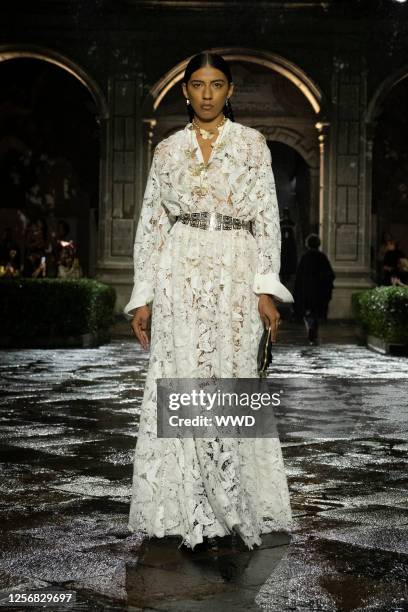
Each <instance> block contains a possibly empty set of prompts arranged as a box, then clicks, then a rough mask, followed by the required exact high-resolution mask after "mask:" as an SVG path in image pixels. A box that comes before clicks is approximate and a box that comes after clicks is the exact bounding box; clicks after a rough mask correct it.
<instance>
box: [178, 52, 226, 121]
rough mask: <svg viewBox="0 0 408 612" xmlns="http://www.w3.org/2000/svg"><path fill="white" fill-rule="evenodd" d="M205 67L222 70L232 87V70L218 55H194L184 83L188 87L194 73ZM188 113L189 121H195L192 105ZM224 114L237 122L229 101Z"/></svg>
mask: <svg viewBox="0 0 408 612" xmlns="http://www.w3.org/2000/svg"><path fill="white" fill-rule="evenodd" d="M204 66H211V67H212V68H217V70H221V72H223V73H224V74H225V76H226V77H227V80H228V84H229V85H230V84H231V83H232V74H231V69H230V67H229V65H228V63H227V62H226V61H225V59H224V58H223V57H222V55H218V53H198V54H197V55H194V57H192V58H191V60H190V61H189V62H188V64H187V66H186V69H185V71H184V76H183V83H185V84H186V85H187V83H188V82H189V80H190V77H191V75H192V74H193V72H195V71H196V70H199V69H200V68H204ZM187 112H188V117H189V120H190V121H192V120H193V119H194V110H193V109H192V108H191V104H188V105H187ZM223 113H224V115H225V117H228V119H231V121H235V119H234V113H233V112H232V106H231V102H230V101H229V100H227V101H226V103H225V105H224V108H223Z"/></svg>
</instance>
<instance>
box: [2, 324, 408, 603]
mask: <svg viewBox="0 0 408 612" xmlns="http://www.w3.org/2000/svg"><path fill="white" fill-rule="evenodd" d="M322 339H323V340H322V343H321V344H320V345H319V346H308V345H306V344H305V343H304V341H303V332H302V330H301V328H296V326H295V327H293V326H292V327H288V325H286V326H285V325H284V326H283V329H282V335H281V341H280V343H279V345H277V346H276V347H275V351H274V362H273V366H272V368H271V369H270V372H269V374H270V377H271V379H273V378H275V377H276V378H278V379H279V380H280V384H281V385H282V386H283V387H284V389H285V388H286V387H285V385H286V383H287V385H288V387H287V389H288V393H289V397H292V401H288V402H287V404H286V405H285V404H283V406H281V407H280V409H279V412H277V419H278V430H279V433H280V439H281V443H282V449H283V455H284V461H285V467H286V471H287V475H288V481H289V488H290V494H291V503H292V509H293V514H294V518H295V527H294V530H293V532H292V533H291V534H287V533H271V534H267V535H264V536H263V542H262V546H260V547H255V548H254V549H253V550H252V551H248V549H246V548H245V547H244V546H242V542H241V541H240V540H236V541H233V540H231V539H230V538H229V537H226V538H223V539H220V540H219V543H218V550H213V549H211V548H209V547H208V546H205V545H198V546H197V547H196V548H195V550H194V551H193V552H192V551H191V550H189V549H185V548H184V547H182V548H180V549H179V548H178V546H179V544H180V542H181V539H180V538H178V537H172V538H163V539H156V538H152V539H151V540H144V541H143V540H142V537H141V535H140V534H137V533H136V534H130V533H129V532H128V531H127V519H128V509H129V501H130V486H131V477H132V462H133V452H134V446H135V443H136V438H137V423H138V415H139V410H140V403H141V398H142V393H143V385H144V380H145V376H146V367H147V363H148V353H147V352H144V351H142V350H141V349H140V347H139V345H137V344H136V342H135V341H134V340H133V339H132V338H130V337H128V336H126V335H123V336H122V337H117V338H116V339H115V340H114V341H113V342H112V343H111V344H109V345H107V346H103V347H100V348H98V349H89V350H88V349H84V350H48V351H42V350H29V351H22V350H14V351H8V352H5V351H3V352H1V353H0V362H1V365H0V367H1V377H0V385H1V389H2V394H1V411H0V437H1V457H0V462H1V480H0V491H1V497H0V513H1V522H0V585H1V586H0V591H1V592H0V600H1V598H2V594H4V593H5V592H6V591H10V590H12V591H15V592H29V591H33V590H39V589H40V590H41V589H55V590H71V591H75V593H76V603H75V605H74V606H73V607H71V608H66V609H73V610H163V611H174V612H196V611H200V612H201V611H207V610H208V611H211V612H221V611H223V612H224V611H227V612H228V611H234V612H236V611H237V612H239V611H240V610H245V612H251V611H253V610H262V609H264V610H273V611H277V612H283V611H286V610H299V611H309V610H319V611H324V610H327V611H331V610H341V611H343V610H344V611H348V610H356V611H360V610H361V611H362V610H367V611H371V610H372V611H374V610H375V611H384V612H385V611H387V612H388V611H397V610H408V586H407V559H408V538H407V532H408V490H407V471H408V470H407V451H408V436H407V429H408V419H407V382H408V359H407V358H401V357H389V356H385V355H381V354H378V353H374V352H371V351H369V350H367V349H366V348H365V347H363V346H359V345H358V344H357V343H356V342H355V340H354V337H353V333H352V330H350V329H347V328H344V326H343V327H341V326H338V327H337V328H336V327H335V326H333V325H332V326H331V328H327V329H326V330H323V331H322ZM305 394H306V395H307V394H309V395H310V396H311V397H314V398H315V401H313V402H309V403H306V404H305V403H304V402H303V403H302V397H303V398H304V396H305ZM333 397H335V398H337V399H338V404H336V402H334V403H333ZM293 398H294V401H293ZM336 406H337V408H336ZM339 407H340V408H339ZM336 410H337V412H336ZM0 609H10V610H11V609H14V610H16V609H18V610H25V609H27V610H29V609H33V608H29V607H26V608H24V607H20V608H19V607H13V608H11V607H4V608H2V606H1V605H0ZM48 609H63V608H56V607H55V608H48ZM64 609H65V608H64Z"/></svg>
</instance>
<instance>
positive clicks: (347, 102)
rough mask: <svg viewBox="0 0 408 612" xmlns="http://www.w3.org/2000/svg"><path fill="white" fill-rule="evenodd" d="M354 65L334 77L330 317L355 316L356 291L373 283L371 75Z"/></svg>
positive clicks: (327, 232)
mask: <svg viewBox="0 0 408 612" xmlns="http://www.w3.org/2000/svg"><path fill="white" fill-rule="evenodd" d="M354 66H355V60H351V59H350V63H349V65H347V64H345V65H344V66H343V67H342V68H344V69H342V70H339V71H337V72H336V73H335V74H334V76H333V82H332V86H333V87H332V100H333V117H332V130H331V139H330V140H331V142H330V184H329V186H328V190H329V191H328V204H327V219H326V223H324V233H323V235H324V246H325V250H326V253H327V255H328V256H329V258H330V260H331V263H332V265H333V268H334V270H335V272H336V281H335V290H334V294H333V299H332V302H331V305H330V318H349V317H351V316H352V311H351V295H352V293H354V292H355V291H358V290H360V289H365V288H368V287H370V286H372V285H373V283H372V281H371V279H370V214H369V212H370V211H369V210H368V202H367V190H369V186H370V183H371V167H370V166H368V165H367V156H366V153H367V151H366V125H365V122H364V113H365V109H366V104H367V100H366V74H365V72H364V70H360V71H358V72H355V71H354ZM352 67H353V68H352ZM357 68H358V67H357ZM323 214H324V215H325V214H326V209H325V210H324V211H323Z"/></svg>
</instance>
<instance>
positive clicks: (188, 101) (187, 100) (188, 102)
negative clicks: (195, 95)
mask: <svg viewBox="0 0 408 612" xmlns="http://www.w3.org/2000/svg"><path fill="white" fill-rule="evenodd" d="M186 104H187V106H188V105H189V104H190V100H189V99H188V98H186Z"/></svg>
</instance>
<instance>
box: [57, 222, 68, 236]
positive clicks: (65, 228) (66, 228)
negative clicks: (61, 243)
mask: <svg viewBox="0 0 408 612" xmlns="http://www.w3.org/2000/svg"><path fill="white" fill-rule="evenodd" d="M58 225H61V226H62V228H63V230H64V236H66V235H67V234H69V231H70V229H71V227H70V225H69V223H67V221H64V219H58Z"/></svg>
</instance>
